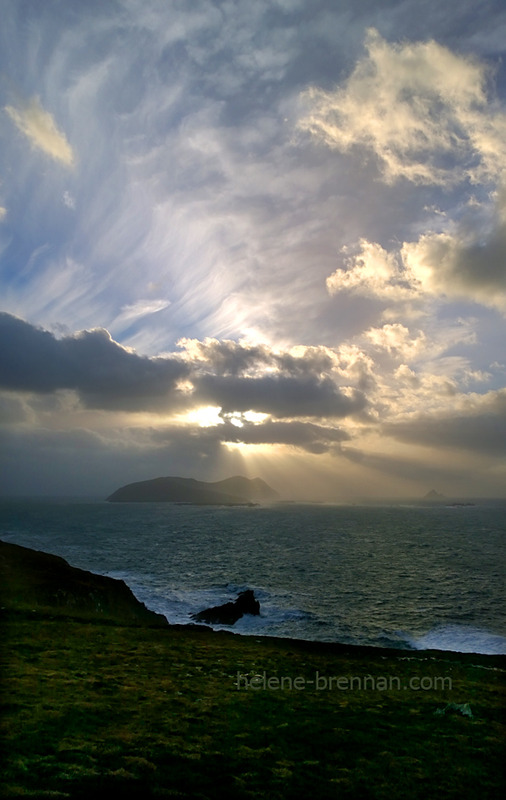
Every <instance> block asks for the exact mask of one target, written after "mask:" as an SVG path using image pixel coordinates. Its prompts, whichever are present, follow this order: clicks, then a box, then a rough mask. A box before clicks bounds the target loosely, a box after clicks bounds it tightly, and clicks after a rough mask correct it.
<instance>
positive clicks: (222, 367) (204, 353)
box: [180, 339, 367, 418]
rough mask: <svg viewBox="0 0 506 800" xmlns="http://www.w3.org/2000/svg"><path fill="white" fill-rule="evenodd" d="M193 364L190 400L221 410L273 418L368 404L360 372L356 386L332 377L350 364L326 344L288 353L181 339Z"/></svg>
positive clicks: (335, 412) (338, 413) (343, 411)
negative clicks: (263, 414)
mask: <svg viewBox="0 0 506 800" xmlns="http://www.w3.org/2000/svg"><path fill="white" fill-rule="evenodd" d="M180 346H182V347H183V348H184V349H185V353H186V358H187V359H188V360H189V362H190V363H191V364H192V367H193V375H192V378H191V380H192V383H193V385H194V387H195V395H194V399H195V401H196V402H197V401H198V402H200V403H201V404H202V405H215V406H219V407H220V408H222V409H223V411H224V412H225V413H229V412H234V411H239V412H244V411H249V410H254V411H258V412H262V413H266V414H272V415H274V416H275V417H279V418H286V417H345V416H349V415H353V414H359V413H361V412H363V411H364V409H365V408H366V406H367V400H366V397H365V395H364V391H363V390H364V389H365V388H366V387H365V386H364V385H363V384H362V383H360V381H361V379H362V377H363V371H362V370H359V371H358V372H357V373H356V374H354V376H353V377H354V378H355V382H357V380H358V383H359V384H360V385H356V386H349V385H348V386H344V387H340V386H338V385H337V383H336V381H337V380H338V378H339V377H340V376H341V375H343V374H344V371H343V368H344V369H345V368H347V367H349V363H348V359H347V358H346V359H345V360H344V361H342V359H341V358H340V355H339V353H338V352H336V351H333V350H331V349H330V348H327V347H323V346H322V347H304V346H299V347H294V348H291V349H290V350H288V351H282V350H278V351H276V350H275V349H273V348H270V347H268V346H267V345H260V344H259V345H250V344H247V343H245V342H233V341H230V340H223V341H221V342H220V341H218V340H216V339H206V340H205V341H204V342H199V341H198V340H194V339H193V340H190V339H186V340H182V341H181V342H180Z"/></svg>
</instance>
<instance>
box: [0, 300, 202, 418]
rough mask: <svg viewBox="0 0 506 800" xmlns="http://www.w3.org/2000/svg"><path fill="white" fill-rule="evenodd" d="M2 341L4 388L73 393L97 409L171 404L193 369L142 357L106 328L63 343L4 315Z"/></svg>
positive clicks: (0, 370)
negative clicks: (66, 390)
mask: <svg viewBox="0 0 506 800" xmlns="http://www.w3.org/2000/svg"><path fill="white" fill-rule="evenodd" d="M0 341H1V342H2V349H1V352H0V386H1V387H2V388H3V389H8V390H14V391H24V392H42V393H47V392H55V391H57V390H59V389H72V390H74V391H76V392H77V393H78V395H79V397H80V398H81V400H82V401H83V403H84V404H85V405H86V406H90V407H92V408H111V409H130V410H139V409H146V408H153V407H159V406H160V404H161V403H167V404H168V403H169V396H170V393H171V392H173V391H174V389H175V386H176V384H177V381H178V380H179V379H181V378H182V377H183V376H185V375H186V374H187V373H188V367H187V365H186V364H184V363H182V362H181V361H178V360H176V359H169V358H147V357H142V356H138V355H136V354H135V353H133V352H131V351H129V350H127V349H125V348H124V347H122V346H121V345H119V344H118V343H117V342H114V341H113V339H112V338H111V336H110V334H109V333H108V332H107V331H106V330H104V329H103V328H98V329H95V330H91V331H81V332H79V333H76V334H74V335H73V336H64V337H62V338H60V339H57V338H56V337H55V335H54V334H52V333H50V332H49V331H44V330H42V329H40V328H37V327H35V326H33V325H30V324H29V323H27V322H25V321H23V320H21V319H18V318H17V317H14V316H12V315H11V314H5V313H2V314H0Z"/></svg>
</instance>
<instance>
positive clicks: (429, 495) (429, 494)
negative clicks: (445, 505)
mask: <svg viewBox="0 0 506 800" xmlns="http://www.w3.org/2000/svg"><path fill="white" fill-rule="evenodd" d="M423 499H424V500H445V499H446V498H445V496H444V494H440V493H439V492H436V490H435V489H431V490H430V492H427V494H426V495H424V498H423Z"/></svg>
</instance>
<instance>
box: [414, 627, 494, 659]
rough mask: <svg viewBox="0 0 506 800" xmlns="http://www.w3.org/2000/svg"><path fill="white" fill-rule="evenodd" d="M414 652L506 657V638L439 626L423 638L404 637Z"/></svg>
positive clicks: (460, 628) (487, 631)
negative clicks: (447, 651)
mask: <svg viewBox="0 0 506 800" xmlns="http://www.w3.org/2000/svg"><path fill="white" fill-rule="evenodd" d="M405 638H406V641H407V642H408V643H409V644H410V645H411V647H413V648H414V649H415V650H453V651H454V652H455V653H482V654H483V655H506V636H501V635H500V634H498V633H493V632H492V631H489V630H486V629H485V628H474V627H467V626H462V625H440V626H437V627H436V628H433V629H432V630H430V631H428V632H427V633H426V634H424V635H423V636H418V637H410V636H406V637H405Z"/></svg>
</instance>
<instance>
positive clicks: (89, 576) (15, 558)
mask: <svg viewBox="0 0 506 800" xmlns="http://www.w3.org/2000/svg"><path fill="white" fill-rule="evenodd" d="M0 605H1V607H2V609H3V610H4V611H17V612H29V613H36V614H41V615H49V616H53V617H69V618H72V619H82V620H93V621H97V620H99V621H104V622H114V623H117V624H120V625H135V626H139V625H140V626H144V625H148V626H156V627H160V626H163V627H165V626H167V627H168V622H167V620H166V619H165V617H164V616H163V615H162V614H156V613H155V612H154V611H150V610H149V609H148V608H146V606H145V605H144V604H143V603H141V602H140V601H139V600H137V598H136V597H135V596H134V594H133V593H132V591H131V590H130V589H129V588H128V586H127V585H126V584H125V583H124V582H123V581H119V580H115V579H113V578H108V577H106V576H103V575H95V574H94V573H92V572H87V571H86V570H82V569H77V568H76V567H71V566H70V565H69V564H68V563H67V562H66V561H65V559H63V558H60V557H59V556H54V555H50V554H49V553H43V552H40V551H38V550H31V549H30V548H28V547H21V546H20V545H16V544H10V543H7V542H1V541H0Z"/></svg>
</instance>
